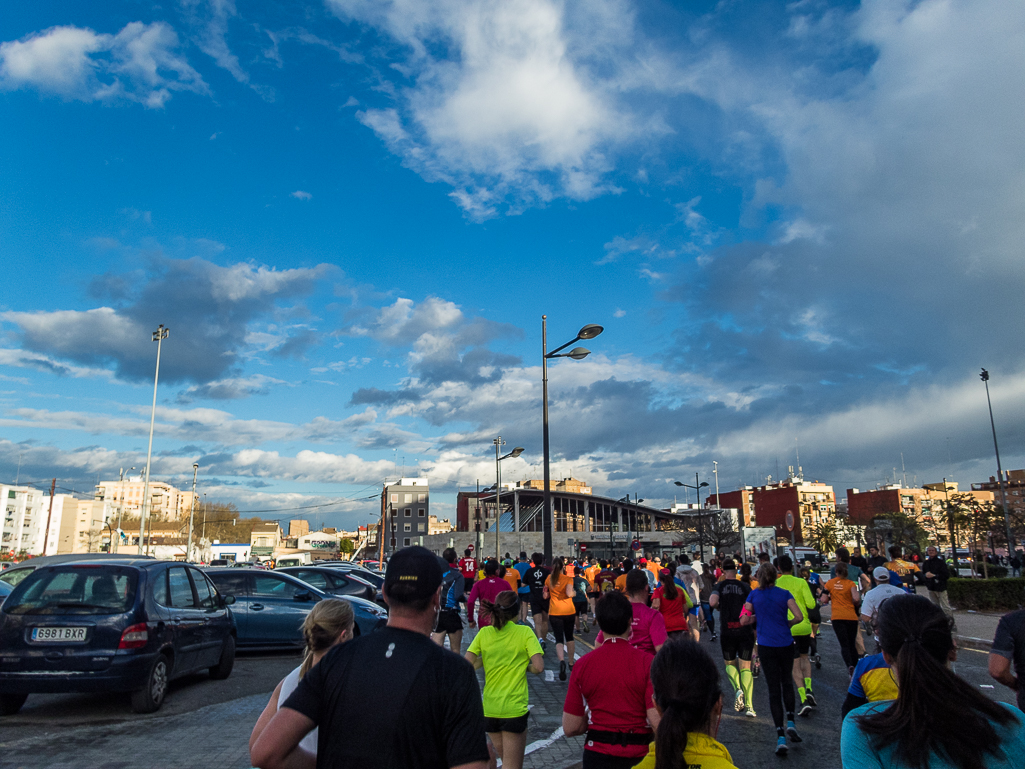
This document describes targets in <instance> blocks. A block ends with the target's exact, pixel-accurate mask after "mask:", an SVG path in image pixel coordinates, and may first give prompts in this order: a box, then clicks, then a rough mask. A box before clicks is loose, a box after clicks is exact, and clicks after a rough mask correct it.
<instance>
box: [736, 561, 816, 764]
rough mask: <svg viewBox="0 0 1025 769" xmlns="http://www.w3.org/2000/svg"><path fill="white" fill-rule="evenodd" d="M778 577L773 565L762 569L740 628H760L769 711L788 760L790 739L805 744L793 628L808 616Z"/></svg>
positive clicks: (778, 749) (778, 748)
mask: <svg viewBox="0 0 1025 769" xmlns="http://www.w3.org/2000/svg"><path fill="white" fill-rule="evenodd" d="M777 575H778V572H777V571H776V567H775V566H773V565H772V564H770V563H766V564H762V566H761V568H759V569H758V575H757V576H758V587H757V588H756V589H754V590H752V591H751V592H750V594H748V597H747V603H745V604H744V610H743V611H742V612H741V615H740V624H741V625H751V624H755V626H756V630H757V632H758V658H759V659H760V660H761V664H762V673H764V678H765V683H766V684H767V685H768V687H769V709H770V710H771V711H772V721H773V723H774V724H775V725H776V755H777V756H785V755H786V754H787V752H788V751H789V747H788V746H787V737H789V738H790V741H791V742H802V740H801V736H800V735H799V734H798V733H797V727H795V726H794V682H793V671H794V637H793V635H791V633H790V628H791V627H793V626H794V625H797V624H800V623H801V622H803V621H804V614H803V613H802V612H801V608H800V607H799V606H798V605H797V601H795V600H794V596H793V595H792V594H791V593H790V591H788V590H784V589H783V588H780V587H776V577H777ZM788 612H789V613H788ZM791 616H793V619H791V618H790V617H791ZM784 711H785V712H786V725H785V726H784V722H783V714H784Z"/></svg>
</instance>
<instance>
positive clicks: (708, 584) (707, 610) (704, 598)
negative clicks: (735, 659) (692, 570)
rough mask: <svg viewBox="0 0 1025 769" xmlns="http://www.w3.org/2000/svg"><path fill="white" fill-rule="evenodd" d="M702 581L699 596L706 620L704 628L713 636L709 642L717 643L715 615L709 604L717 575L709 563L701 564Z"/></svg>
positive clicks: (702, 612)
mask: <svg viewBox="0 0 1025 769" xmlns="http://www.w3.org/2000/svg"><path fill="white" fill-rule="evenodd" d="M700 580H701V581H700V583H699V585H700V588H699V590H698V596H699V597H700V599H701V614H702V616H703V618H704V627H705V629H707V630H708V632H709V633H711V634H712V637H711V638H709V639H708V640H709V641H715V639H716V635H715V615H714V614H713V613H712V607H711V605H710V604H709V603H708V599H709V598H711V596H712V590H713V589H714V588H715V574H713V573H712V569H711V568H710V567H709V565H708V564H707V563H703V564H701V577H700Z"/></svg>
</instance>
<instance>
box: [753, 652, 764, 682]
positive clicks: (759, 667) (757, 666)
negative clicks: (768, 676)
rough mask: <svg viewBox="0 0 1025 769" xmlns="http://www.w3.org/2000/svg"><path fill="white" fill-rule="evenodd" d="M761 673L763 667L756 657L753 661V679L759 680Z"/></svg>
mask: <svg viewBox="0 0 1025 769" xmlns="http://www.w3.org/2000/svg"><path fill="white" fill-rule="evenodd" d="M761 672H762V665H761V663H760V662H759V661H758V658H757V657H755V658H754V659H753V660H751V677H752V678H758V674H759V673H761Z"/></svg>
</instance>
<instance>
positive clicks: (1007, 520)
mask: <svg viewBox="0 0 1025 769" xmlns="http://www.w3.org/2000/svg"><path fill="white" fill-rule="evenodd" d="M979 377H980V378H981V379H982V381H983V382H985V383H986V403H987V404H988V405H989V426H990V427H991V428H993V450H994V451H995V452H996V455H997V483H998V484H999V485H1000V504H1001V505H1003V507H1004V527H1005V528H1006V529H1007V558H1008V559H1010V558H1011V556H1013V555H1014V534H1012V533H1011V516H1010V515H1009V514H1008V510H1007V491H1006V490H1005V489H1004V469H1003V468H1002V467H1001V466H1000V447H999V446H998V445H997V425H996V422H994V421H993V401H991V400H990V399H989V372H988V371H986V369H983V370H982V373H981V374H979Z"/></svg>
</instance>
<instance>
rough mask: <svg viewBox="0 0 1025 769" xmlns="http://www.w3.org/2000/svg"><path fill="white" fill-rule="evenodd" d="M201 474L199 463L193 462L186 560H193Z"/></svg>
mask: <svg viewBox="0 0 1025 769" xmlns="http://www.w3.org/2000/svg"><path fill="white" fill-rule="evenodd" d="M198 475H199V464H198V463H197V462H193V463H192V504H191V505H189V544H188V545H187V546H186V548H185V560H186V561H191V560H192V522H193V520H194V519H195V517H196V477H197V476H198Z"/></svg>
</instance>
